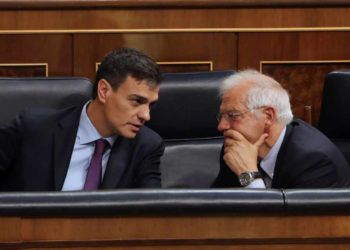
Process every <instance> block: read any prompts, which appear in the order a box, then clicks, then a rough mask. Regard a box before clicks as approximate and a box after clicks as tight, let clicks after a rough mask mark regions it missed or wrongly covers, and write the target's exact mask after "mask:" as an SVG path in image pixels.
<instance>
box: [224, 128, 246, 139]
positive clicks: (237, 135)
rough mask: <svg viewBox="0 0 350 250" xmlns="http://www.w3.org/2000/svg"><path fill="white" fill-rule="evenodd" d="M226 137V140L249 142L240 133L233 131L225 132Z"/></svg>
mask: <svg viewBox="0 0 350 250" xmlns="http://www.w3.org/2000/svg"><path fill="white" fill-rule="evenodd" d="M224 136H225V138H226V137H227V138H231V139H233V140H236V141H247V139H246V138H245V137H244V136H243V135H242V134H241V133H240V132H238V131H237V130H233V129H230V130H227V131H225V133H224Z"/></svg>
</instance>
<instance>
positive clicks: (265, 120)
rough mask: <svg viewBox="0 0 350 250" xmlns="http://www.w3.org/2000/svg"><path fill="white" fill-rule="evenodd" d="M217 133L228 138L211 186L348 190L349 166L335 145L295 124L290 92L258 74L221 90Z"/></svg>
mask: <svg viewBox="0 0 350 250" xmlns="http://www.w3.org/2000/svg"><path fill="white" fill-rule="evenodd" d="M221 98H222V103H221V106H220V114H219V116H218V120H219V125H218V129H219V131H221V132H222V133H223V135H224V137H225V140H224V145H223V148H222V152H221V164H220V172H219V175H218V177H217V178H216V180H215V181H214V183H213V187H247V188H323V187H324V188H325V187H348V186H350V167H349V166H348V163H347V161H346V160H345V158H344V157H343V155H342V153H341V152H340V151H339V150H338V149H337V148H336V146H335V145H334V144H333V143H332V142H331V141H330V140H329V139H328V138H327V137H326V136H324V135H323V134H322V133H321V132H319V131H318V130H317V129H316V128H314V127H312V126H311V125H309V124H307V123H305V122H303V121H301V120H299V119H293V114H292V111H291V107H290V101H289V96H288V93H287V91H286V90H285V89H283V87H282V86H281V85H280V84H279V83H278V82H276V81H275V80H274V79H272V78H270V77H268V76H266V75H263V74H261V73H259V72H257V71H254V70H245V71H241V72H238V73H236V74H234V75H232V76H230V77H229V78H227V79H226V80H225V81H224V83H223V85H222V87H221Z"/></svg>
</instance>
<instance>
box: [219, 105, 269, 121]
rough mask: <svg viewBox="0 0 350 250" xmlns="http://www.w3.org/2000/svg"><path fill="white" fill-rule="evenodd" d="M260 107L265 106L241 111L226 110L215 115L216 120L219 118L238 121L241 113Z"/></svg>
mask: <svg viewBox="0 0 350 250" xmlns="http://www.w3.org/2000/svg"><path fill="white" fill-rule="evenodd" d="M262 108H265V107H259V108H253V109H248V110H246V111H243V112H237V111H227V112H225V113H219V114H218V115H217V116H216V120H217V121H218V122H220V121H221V119H225V121H227V122H233V121H238V120H239V118H240V117H242V116H243V115H245V114H246V113H248V112H252V111H254V110H257V109H262Z"/></svg>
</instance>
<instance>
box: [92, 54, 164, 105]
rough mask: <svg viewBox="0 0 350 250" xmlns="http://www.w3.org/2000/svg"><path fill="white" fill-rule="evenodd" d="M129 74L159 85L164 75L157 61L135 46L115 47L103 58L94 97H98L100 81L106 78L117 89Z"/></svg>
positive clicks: (97, 74)
mask: <svg viewBox="0 0 350 250" xmlns="http://www.w3.org/2000/svg"><path fill="white" fill-rule="evenodd" d="M128 76H132V77H134V78H136V79H137V80H146V81H147V83H148V84H150V85H159V84H160V82H161V80H162V76H161V72H160V69H159V67H158V65H157V63H156V62H155V61H154V60H153V59H152V58H150V57H149V56H147V55H146V54H144V53H142V52H141V51H139V50H137V49H133V48H119V49H114V50H112V51H111V52H110V53H108V54H107V55H106V56H105V57H104V58H103V60H102V62H101V64H100V65H99V67H98V70H97V73H96V79H95V84H94V87H93V93H92V95H93V96H92V97H93V98H94V99H95V98H96V97H97V87H98V82H99V81H100V80H101V79H105V80H107V81H108V82H109V84H110V85H111V87H112V88H113V89H117V88H118V87H119V86H120V85H121V84H122V83H123V82H124V81H125V79H126V78H127V77H128Z"/></svg>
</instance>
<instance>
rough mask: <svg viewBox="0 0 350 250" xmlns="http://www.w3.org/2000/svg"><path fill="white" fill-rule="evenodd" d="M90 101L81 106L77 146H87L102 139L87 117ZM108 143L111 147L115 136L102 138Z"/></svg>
mask: <svg viewBox="0 0 350 250" xmlns="http://www.w3.org/2000/svg"><path fill="white" fill-rule="evenodd" d="M90 102H91V101H88V102H87V103H85V105H84V106H83V109H82V111H81V115H80V120H79V128H78V133H77V139H78V142H79V144H88V143H91V142H94V141H96V140H98V139H101V138H103V137H102V136H101V135H100V133H99V132H98V131H97V129H96V128H95V127H94V125H93V124H92V122H91V120H90V118H89V116H88V115H87V112H86V110H87V106H88V105H89V104H90ZM104 139H106V140H107V141H108V143H109V145H110V146H111V147H112V146H113V144H114V142H115V140H116V139H117V136H110V137H107V138H104Z"/></svg>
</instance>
